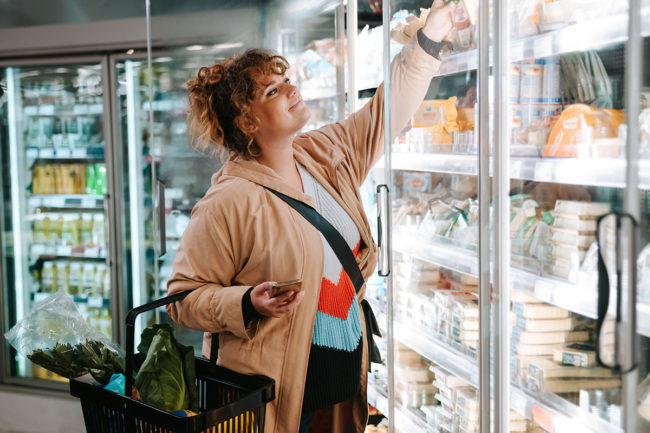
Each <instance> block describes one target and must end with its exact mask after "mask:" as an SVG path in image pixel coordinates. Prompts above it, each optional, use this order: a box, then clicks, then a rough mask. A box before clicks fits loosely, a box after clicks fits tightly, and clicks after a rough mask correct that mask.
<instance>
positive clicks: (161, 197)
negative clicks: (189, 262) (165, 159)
mask: <svg viewBox="0 0 650 433" xmlns="http://www.w3.org/2000/svg"><path fill="white" fill-rule="evenodd" d="M156 187H157V188H158V200H157V203H156V204H157V207H158V208H157V212H158V236H159V237H158V242H159V249H158V257H162V256H164V255H165V253H166V252H167V228H166V227H165V184H164V183H163V182H162V181H161V180H160V179H158V180H157V181H156Z"/></svg>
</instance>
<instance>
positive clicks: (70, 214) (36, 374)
mask: <svg viewBox="0 0 650 433" xmlns="http://www.w3.org/2000/svg"><path fill="white" fill-rule="evenodd" d="M107 77H108V65H107V62H106V59H105V58H102V57H94V58H93V57H87V58H68V59H65V58H62V59H56V60H43V61H34V62H13V63H3V64H2V65H1V66H0V80H1V82H2V90H3V92H2V93H3V97H2V99H1V103H0V113H1V114H0V118H1V120H0V122H1V123H2V126H1V129H2V134H1V135H0V137H1V138H0V151H1V152H2V158H1V159H2V178H3V179H2V183H3V185H5V188H3V191H2V208H3V220H2V233H3V244H2V245H3V247H4V248H3V251H2V268H3V270H4V272H3V277H4V278H3V282H2V283H3V286H4V293H5V297H4V302H3V305H4V307H5V309H4V313H5V315H6V316H5V321H6V323H5V325H8V327H10V326H11V325H12V324H14V323H16V321H18V320H20V319H21V318H23V317H24V316H25V315H26V314H28V313H29V311H30V309H31V308H32V306H33V305H34V303H36V302H39V301H40V300H43V299H45V298H47V297H48V296H50V295H51V294H52V293H54V292H56V291H65V292H66V293H69V294H70V295H72V296H73V297H74V300H75V303H76V304H77V306H78V307H79V309H80V310H81V312H82V314H83V315H84V317H86V319H87V320H88V322H89V323H90V324H91V325H92V326H94V327H95V328H97V329H98V330H100V331H102V332H103V333H105V334H107V335H108V336H113V335H115V333H116V329H117V327H116V321H115V319H114V317H115V313H116V309H117V308H118V305H117V294H116V292H115V290H114V275H115V268H114V266H112V263H113V257H112V249H111V241H110V239H111V236H112V233H113V232H114V227H113V225H112V220H113V219H112V216H111V215H112V204H111V202H110V199H109V197H110V195H111V193H112V186H111V185H112V181H113V179H112V176H111V174H110V171H111V160H110V158H109V157H107V156H106V155H107V153H110V144H107V143H110V137H111V135H110V128H109V122H110V116H109V115H108V113H109V109H108V107H109V98H108V80H107ZM6 361H7V366H6V371H5V374H7V376H8V377H9V378H11V379H17V380H18V381H20V379H27V380H32V379H34V380H37V379H47V380H57V379H60V378H58V377H55V376H53V375H52V374H51V373H49V372H47V371H46V370H44V369H42V368H40V367H38V366H36V365H33V364H31V362H29V361H28V360H27V359H25V358H22V357H21V356H19V355H17V354H16V353H15V352H14V351H13V350H11V351H10V353H9V354H8V357H7V358H6Z"/></svg>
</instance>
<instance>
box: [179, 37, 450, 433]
mask: <svg viewBox="0 0 650 433" xmlns="http://www.w3.org/2000/svg"><path fill="white" fill-rule="evenodd" d="M439 64H440V62H439V61H438V60H436V59H435V58H434V57H432V56H431V55H429V54H427V53H426V52H424V51H423V50H422V49H421V48H420V46H419V45H418V44H417V42H416V38H412V39H411V41H410V42H409V43H408V44H407V45H406V46H405V47H404V49H403V50H402V52H401V53H400V54H398V55H397V56H396V57H395V59H394V60H393V62H392V64H391V81H392V92H391V104H392V107H391V109H392V111H391V128H392V132H393V135H394V136H395V135H397V134H398V133H399V131H400V130H401V129H402V128H403V127H404V126H405V125H406V124H407V122H408V120H409V118H410V117H411V116H412V115H413V113H414V112H415V110H416V109H417V107H418V106H419V104H420V102H421V101H422V99H423V98H424V95H425V94H426V91H427V89H428V87H429V84H430V81H431V79H432V77H433V75H434V74H435V72H436V71H437V70H438V67H439ZM383 99H384V91H383V85H381V86H379V88H378V89H377V92H376V94H375V96H374V97H373V98H372V100H371V101H370V102H369V103H368V104H367V105H366V106H365V107H364V108H362V109H361V110H359V111H358V112H356V113H354V114H353V115H351V116H350V117H348V118H347V119H345V120H343V121H341V122H337V123H334V124H331V125H327V126H324V127H323V128H321V129H318V130H315V131H311V132H308V133H305V134H301V135H299V136H297V137H296V138H295V140H294V144H293V146H294V155H295V158H296V160H297V161H298V162H299V163H301V164H302V165H304V166H305V168H306V169H307V170H308V171H309V172H310V173H311V174H312V175H313V176H314V177H315V178H316V180H317V181H318V182H320V183H321V184H322V185H323V186H324V187H325V188H326V189H327V191H328V192H329V193H330V194H331V195H332V196H333V197H334V198H335V199H336V200H337V201H338V202H339V204H340V205H341V206H342V207H343V209H345V210H346V211H347V212H348V213H349V215H350V217H351V218H352V220H353V221H354V223H355V224H356V225H357V227H358V229H359V233H360V235H361V249H360V251H359V254H358V256H357V261H358V263H359V266H360V268H361V271H362V273H363V276H364V278H365V279H366V280H367V279H368V277H370V275H371V274H372V273H373V271H374V269H375V265H376V263H377V248H376V246H375V242H374V241H373V239H372V237H371V234H370V227H369V225H368V221H367V219H366V216H365V214H364V210H363V206H362V203H361V198H360V195H359V187H360V186H361V184H362V183H363V181H364V179H365V178H366V176H367V174H368V171H369V170H370V168H371V167H372V165H373V164H374V163H376V162H377V160H378V159H379V158H380V157H381V156H382V154H383V153H384V134H383V131H384V127H383V126H384V125H383V123H384V103H383V102H384V100H383ZM261 185H265V186H268V187H270V188H273V189H275V190H277V191H280V192H282V193H284V194H286V195H288V196H291V197H293V198H295V199H297V200H301V201H303V202H305V203H307V204H309V205H311V206H313V205H314V203H313V200H312V198H311V197H309V196H307V195H305V194H303V193H302V192H301V191H298V190H296V189H294V188H292V187H290V186H289V185H287V184H286V183H284V182H283V181H282V179H281V178H280V177H279V176H278V175H277V174H276V173H275V172H274V171H273V170H271V169H270V168H268V167H266V166H264V165H261V164H259V163H257V162H256V161H246V160H233V161H229V162H227V163H226V164H225V165H224V167H223V168H222V169H221V170H220V171H219V172H218V173H216V174H215V175H214V176H213V178H212V185H211V187H210V188H209V190H208V191H207V193H206V194H205V196H204V197H203V198H202V199H201V200H200V201H199V202H198V203H197V204H196V206H195V207H194V209H193V211H192V217H191V220H190V223H189V226H188V227H187V229H186V230H185V232H184V234H183V238H182V240H181V244H180V248H179V250H178V253H177V255H176V258H175V259H174V269H173V274H172V277H171V278H170V280H169V283H168V294H174V293H177V292H180V291H185V290H189V289H193V290H194V292H192V293H191V294H190V295H188V296H187V298H186V299H185V300H183V301H181V302H177V303H175V304H172V305H169V306H168V307H167V311H168V313H169V314H170V316H171V317H172V318H173V320H174V321H176V322H177V323H179V324H180V325H183V326H186V327H189V328H193V329H197V330H200V331H204V332H206V334H205V338H204V345H203V353H204V355H206V356H207V355H208V352H209V348H210V333H214V332H218V333H219V358H218V364H219V365H222V366H225V367H227V368H230V369H231V370H235V371H238V372H241V373H244V374H263V375H266V376H269V377H271V378H273V379H275V381H276V399H275V400H274V401H273V402H271V403H270V404H269V405H268V407H267V416H266V421H265V432H266V433H296V432H297V431H298V427H299V421H300V415H301V405H302V398H303V390H304V384H305V375H306V372H307V363H308V357H309V350H310V345H311V338H312V331H313V328H314V320H315V316H316V310H317V306H318V297H319V291H320V287H321V284H320V283H321V276H322V267H323V248H322V246H321V239H320V235H319V232H318V231H317V230H316V229H315V228H314V227H313V226H312V225H311V224H310V223H309V222H307V221H306V220H305V219H303V218H302V217H301V216H300V215H299V214H298V213H297V212H296V211H294V210H293V209H292V208H291V207H289V206H288V205H287V204H286V203H285V202H284V201H282V200H281V199H279V198H278V197H276V196H275V195H273V194H272V193H270V192H269V191H267V190H266V189H264V188H262V186H261ZM295 278H301V279H302V281H303V283H302V287H303V289H304V290H305V297H304V298H303V300H302V303H301V304H300V305H299V306H298V307H297V308H296V309H295V310H294V311H293V312H292V313H290V314H287V315H285V316H284V317H282V318H263V319H262V320H260V321H258V322H255V323H254V324H252V325H251V326H250V327H249V329H246V328H245V327H244V319H243V317H242V307H241V300H242V296H243V294H244V293H245V292H246V290H247V289H248V288H249V287H251V286H255V285H257V284H260V283H262V282H264V281H286V280H291V279H295ZM364 292H365V288H364V289H363V290H362V291H361V292H360V293H359V296H358V299H359V302H360V301H361V300H362V299H363V296H364ZM362 316H363V315H362ZM362 321H363V317H362ZM362 328H363V330H364V334H365V324H363V323H362ZM363 360H364V365H365V363H366V362H367V346H366V344H365V343H364V355H363ZM360 381H361V391H360V393H359V394H358V395H357V397H356V398H354V399H353V400H352V401H349V402H345V403H341V404H339V405H336V406H335V407H334V408H333V409H332V408H330V409H329V410H328V413H326V414H325V413H317V414H316V418H315V421H314V423H313V425H312V429H311V431H312V432H316V431H330V432H350V433H352V432H354V433H362V432H363V431H364V428H365V425H366V421H367V417H368V405H367V400H366V386H367V375H366V368H362V375H361V378H360Z"/></svg>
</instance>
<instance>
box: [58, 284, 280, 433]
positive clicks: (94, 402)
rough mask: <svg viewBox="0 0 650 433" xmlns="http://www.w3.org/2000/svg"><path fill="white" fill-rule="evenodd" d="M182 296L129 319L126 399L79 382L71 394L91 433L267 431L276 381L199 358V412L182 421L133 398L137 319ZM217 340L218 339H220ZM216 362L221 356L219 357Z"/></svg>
mask: <svg viewBox="0 0 650 433" xmlns="http://www.w3.org/2000/svg"><path fill="white" fill-rule="evenodd" d="M188 293H189V292H183V293H178V294H176V295H172V296H168V297H165V298H162V299H158V300H156V301H153V302H150V303H148V304H145V305H143V306H141V307H138V308H134V309H133V310H131V311H129V314H128V315H127V318H126V326H127V336H126V396H124V395H120V394H117V393H114V392H111V391H107V390H105V389H104V388H101V387H99V386H94V385H90V384H87V383H84V382H81V381H78V380H75V379H72V380H70V394H72V395H73V396H74V397H78V398H79V400H80V401H81V409H82V411H83V415H84V422H85V424H86V431H87V432H88V433H132V432H137V433H198V432H205V433H263V432H264V418H265V413H266V403H268V402H270V401H272V400H273V399H274V398H275V382H274V380H273V379H270V378H268V377H266V376H259V375H258V376H246V375H243V374H239V373H236V372H234V371H230V370H228V369H226V368H223V367H219V366H216V365H215V364H214V363H213V362H210V361H208V360H205V359H202V358H195V366H196V381H197V388H198V390H199V413H198V415H195V416H190V417H180V416H177V415H174V414H173V413H170V412H166V411H164V410H160V409H156V408H155V407H153V406H150V405H147V404H145V403H143V402H141V401H138V400H135V399H133V398H131V384H132V383H133V380H132V378H133V363H134V362H133V356H134V355H133V350H134V349H133V346H134V335H133V334H134V323H135V318H136V317H137V316H138V315H139V314H141V313H143V312H145V311H149V310H153V309H155V308H158V307H161V306H163V305H166V304H170V303H172V302H176V301H179V300H182V299H184V298H185V297H186V296H187V294H188ZM215 337H216V336H215ZM213 358H214V359H216V354H214V356H213Z"/></svg>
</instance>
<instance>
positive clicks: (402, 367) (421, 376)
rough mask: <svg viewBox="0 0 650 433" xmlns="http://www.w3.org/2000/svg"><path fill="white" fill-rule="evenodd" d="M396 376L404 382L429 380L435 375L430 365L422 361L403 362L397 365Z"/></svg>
mask: <svg viewBox="0 0 650 433" xmlns="http://www.w3.org/2000/svg"><path fill="white" fill-rule="evenodd" d="M395 372H396V376H397V377H399V380H401V381H403V382H429V383H431V381H432V380H433V375H432V374H431V371H429V368H428V365H427V364H426V363H424V362H422V361H415V362H408V363H406V362H401V363H399V364H396V365H395Z"/></svg>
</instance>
